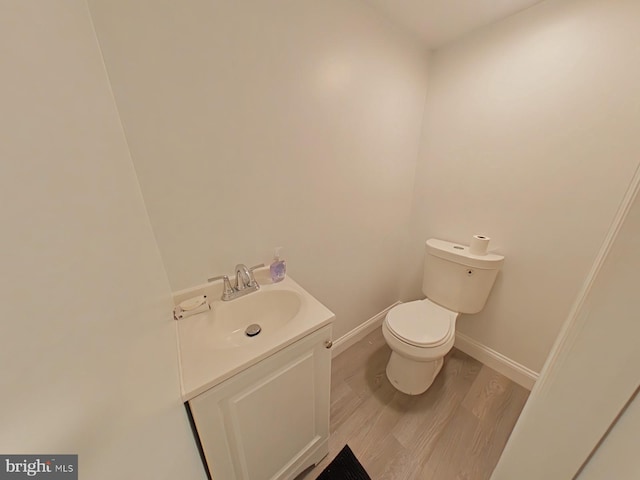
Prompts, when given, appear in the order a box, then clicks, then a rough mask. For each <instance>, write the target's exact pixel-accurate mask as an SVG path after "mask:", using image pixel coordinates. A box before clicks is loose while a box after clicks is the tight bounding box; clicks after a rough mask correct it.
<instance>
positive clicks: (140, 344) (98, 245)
mask: <svg viewBox="0 0 640 480" xmlns="http://www.w3.org/2000/svg"><path fill="white" fill-rule="evenodd" d="M0 44H1V45H3V53H2V75H1V76H0V97H1V102H0V103H1V104H2V115H0V130H1V131H2V141H1V142H0V158H2V161H1V162H0V220H1V221H2V225H3V228H2V249H0V264H1V265H2V275H0V303H1V304H2V310H3V313H2V318H3V320H2V333H1V334H0V365H2V374H1V375H0V396H1V398H2V401H1V402H0V404H1V408H0V425H2V428H0V451H1V452H2V453H4V454H9V453H17V454H19V453H33V454H57V453H77V454H79V461H80V478H90V479H95V480H98V479H105V480H106V479H109V480H112V479H114V478H159V479H175V478H181V479H202V478H204V471H203V469H202V466H201V465H200V460H199V458H198V455H197V450H196V448H195V445H194V442H193V439H192V435H191V431H190V429H189V425H188V421H187V418H186V415H185V412H184V408H183V406H182V404H181V401H180V394H179V381H178V368H177V361H176V357H177V352H176V338H175V325H174V322H173V320H171V319H170V311H171V297H170V289H169V285H168V282H167V278H166V274H165V272H164V269H163V266H162V262H161V259H160V256H159V254H158V250H157V247H156V244H155V242H154V239H153V234H152V231H151V226H150V224H149V221H148V218H147V215H146V212H145V208H144V204H143V200H142V196H141V193H140V189H139V186H138V183H137V181H136V176H135V172H134V169H133V165H132V163H131V159H130V156H129V152H128V150H127V145H126V142H125V138H124V135H123V132H122V127H121V124H120V121H119V118H118V114H117V111H116V107H115V103H114V100H113V97H112V95H111V92H110V88H109V84H108V79H107V76H106V72H105V70H104V65H103V63H102V59H101V57H100V51H99V48H98V44H97V42H96V38H95V33H94V31H93V28H92V26H91V19H90V15H89V11H88V9H87V6H86V3H85V2H84V1H82V0H68V1H65V2H42V1H26V0H15V1H7V2H3V3H2V6H1V7H0Z"/></svg>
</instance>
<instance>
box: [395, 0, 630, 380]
mask: <svg viewBox="0 0 640 480" xmlns="http://www.w3.org/2000/svg"><path fill="white" fill-rule="evenodd" d="M639 17H640V3H638V2H637V1H636V0H614V1H611V0H567V1H548V2H543V3H541V4H539V5H537V6H535V7H532V8H530V9H528V10H526V11H525V12H523V13H521V14H518V15H515V16H513V17H511V18H509V19H507V20H505V21H502V22H500V23H498V24H495V25H493V26H491V27H489V28H487V29H484V30H482V31H480V32H477V33H475V34H472V35H470V36H467V37H466V38H464V39H463V40H461V41H459V42H457V43H455V44H453V45H451V46H449V47H447V48H444V49H442V50H440V51H437V52H436V53H435V54H434V55H433V56H432V62H431V64H430V72H429V75H430V78H429V88H428V97H427V108H426V118H425V127H424V134H423V138H422V150H421V154H420V158H419V162H418V168H417V172H416V186H415V195H414V203H413V213H412V223H411V225H412V227H413V231H412V233H411V236H410V238H411V240H410V244H409V246H408V248H407V251H408V258H407V261H408V264H409V265H410V267H408V268H407V270H408V271H410V272H411V273H410V275H408V276H407V280H408V281H407V283H406V285H405V289H404V292H403V297H404V298H405V299H407V298H414V297H417V296H419V295H420V291H419V288H420V281H419V279H420V275H421V266H422V263H421V262H422V254H423V242H424V239H426V238H429V237H439V238H443V239H446V240H451V241H456V242H462V243H466V242H468V240H469V239H470V237H471V236H472V235H473V234H474V233H484V234H486V235H489V236H490V237H492V238H493V240H492V243H491V247H492V248H493V249H495V250H496V251H498V252H499V253H501V254H504V255H505V256H506V262H505V265H504V269H503V272H502V274H501V275H500V276H499V277H498V281H497V283H496V286H495V288H494V291H493V293H492V295H491V297H490V299H489V302H488V304H487V306H486V308H485V310H484V311H483V312H481V313H479V314H477V315H474V316H473V317H462V318H461V319H460V321H459V324H458V325H459V331H460V332H462V333H464V334H466V335H467V336H469V337H471V338H472V339H474V340H476V341H478V342H480V343H481V344H483V345H485V346H488V347H489V348H492V349H493V350H496V351H497V352H499V353H501V354H502V355H505V356H507V357H509V358H511V359H513V360H515V361H516V362H519V363H520V364H522V365H524V366H525V367H528V368H530V369H532V370H534V371H539V370H540V368H541V367H542V364H543V362H544V360H545V358H546V356H547V354H548V352H549V349H550V348H551V346H552V344H553V341H554V339H555V338H556V336H557V335H558V332H559V329H560V326H561V324H562V322H563V321H564V319H565V318H566V316H567V314H568V312H569V309H570V306H571V303H572V301H573V299H574V298H575V296H576V294H577V292H578V290H579V289H580V287H581V285H582V283H583V281H584V278H585V276H586V274H587V272H588V269H589V268H590V266H591V264H592V262H593V260H594V257H595V255H596V253H597V251H598V248H599V247H600V245H601V242H602V241H603V238H604V236H605V234H606V232H607V229H608V228H609V225H610V223H611V221H612V218H613V216H614V213H615V211H616V208H617V207H618V204H619V202H620V200H621V198H622V196H623V194H624V191H625V188H626V187H627V184H628V183H629V180H630V178H631V175H632V172H633V170H634V168H635V167H636V165H637V164H638V159H639V158H640V136H639V135H638V124H639V120H640V119H639V113H638V112H639V111H640V96H639V95H638V85H640V63H639V62H638V58H640V29H638V28H637V19H638V18H639Z"/></svg>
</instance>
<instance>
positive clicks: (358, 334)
mask: <svg viewBox="0 0 640 480" xmlns="http://www.w3.org/2000/svg"><path fill="white" fill-rule="evenodd" d="M400 303H401V302H396V303H394V304H392V305H389V306H388V307H387V308H385V309H384V310H382V311H381V312H380V313H376V314H375V315H374V316H373V317H371V318H370V319H369V320H367V321H366V322H364V323H361V324H360V325H358V326H357V327H356V328H354V329H353V330H351V331H349V332H347V333H345V334H344V335H343V336H341V337H340V338H339V339H337V340H336V341H335V342H333V348H332V349H331V356H332V357H335V356H337V355H340V354H341V353H342V352H344V351H345V350H346V349H347V348H349V347H350V346H351V345H353V344H354V343H356V342H358V341H359V340H362V339H363V338H364V337H366V336H367V335H369V334H370V333H371V332H373V331H374V330H375V329H376V328H378V327H380V326H381V325H382V321H383V320H384V317H385V316H386V315H387V312H388V311H389V310H391V309H392V308H393V307H395V306H396V305H399V304H400Z"/></svg>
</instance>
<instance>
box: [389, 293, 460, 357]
mask: <svg viewBox="0 0 640 480" xmlns="http://www.w3.org/2000/svg"><path fill="white" fill-rule="evenodd" d="M456 316H457V314H456V313H455V312H452V311H450V310H447V309H446V308H443V307H441V306H439V305H436V304H435V303H433V302H430V301H429V300H419V301H415V302H408V303H402V304H400V305H398V306H397V307H394V308H392V309H391V310H390V311H389V313H388V314H387V318H386V320H387V327H389V330H390V331H391V333H393V334H394V335H395V336H397V337H398V338H400V339H401V340H403V341H405V342H407V343H409V344H411V345H415V346H417V347H435V346H438V345H441V344H442V343H444V342H445V341H446V340H447V338H448V337H449V334H450V332H451V327H452V325H453V326H455V324H454V323H453V320H455V318H456Z"/></svg>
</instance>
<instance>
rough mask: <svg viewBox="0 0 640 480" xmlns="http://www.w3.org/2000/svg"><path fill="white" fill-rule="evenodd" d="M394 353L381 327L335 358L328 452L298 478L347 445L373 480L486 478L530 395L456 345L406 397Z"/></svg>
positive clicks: (311, 475) (318, 468)
mask: <svg viewBox="0 0 640 480" xmlns="http://www.w3.org/2000/svg"><path fill="white" fill-rule="evenodd" d="M390 353H391V351H390V350H389V347H388V346H387V345H386V343H385V341H384V337H383V336H382V331H381V329H377V330H376V331H374V332H372V333H370V334H369V335H367V336H366V337H365V338H363V339H362V340H361V341H359V342H358V343H356V344H354V345H353V346H351V347H350V348H349V349H347V350H346V351H344V352H343V353H342V354H340V355H338V356H337V357H336V358H334V359H333V365H332V387H331V437H330V439H329V455H328V456H327V457H326V458H325V459H324V460H323V461H322V462H321V463H320V464H318V465H317V466H316V467H315V468H314V469H312V470H310V471H309V472H307V473H306V474H305V475H304V476H302V477H301V478H304V479H305V480H312V479H315V478H316V477H317V476H318V475H319V474H320V473H321V472H322V470H323V469H324V468H325V467H326V466H327V465H328V464H329V463H330V462H331V460H333V458H334V457H335V455H337V453H338V452H339V451H340V450H341V449H342V447H344V445H345V444H349V446H350V447H351V449H352V450H353V452H354V453H355V455H356V456H357V457H358V459H359V460H360V462H361V463H362V464H363V466H364V467H365V468H366V469H367V471H368V472H369V474H370V475H371V477H372V478H375V479H376V480H384V479H398V480H412V479H423V478H425V479H434V480H482V479H485V478H487V479H488V478H489V477H490V475H491V472H492V470H493V468H494V467H495V464H496V462H497V460H498V458H499V456H500V454H501V452H502V450H503V448H504V445H505V443H506V441H507V439H508V437H509V435H510V433H511V430H512V429H513V426H514V425H515V422H516V420H517V418H518V415H519V414H520V411H521V410H522V407H523V406H524V403H525V402H526V399H527V397H528V393H529V392H528V391H527V390H525V389H524V388H522V387H520V386H519V385H517V384H515V383H513V382H511V381H510V380H509V379H507V378H506V377H504V376H502V375H500V374H499V373H497V372H495V371H493V370H491V369H490V368H488V367H485V366H483V365H482V364H481V363H479V362H478V361H477V360H475V359H473V358H471V357H469V356H468V355H466V354H464V353H462V352H460V351H458V350H456V349H455V348H454V349H453V350H452V351H451V352H449V354H448V355H447V356H446V358H445V363H444V366H443V369H442V371H441V372H440V374H439V375H438V378H436V380H435V381H434V383H433V385H432V386H431V387H430V388H429V390H427V391H426V392H425V393H424V394H422V395H415V396H412V395H405V394H403V393H401V392H399V391H397V390H396V389H395V388H394V387H393V386H392V385H391V383H390V382H389V380H388V379H387V377H386V373H385V369H386V363H387V361H388V358H389V355H390Z"/></svg>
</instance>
